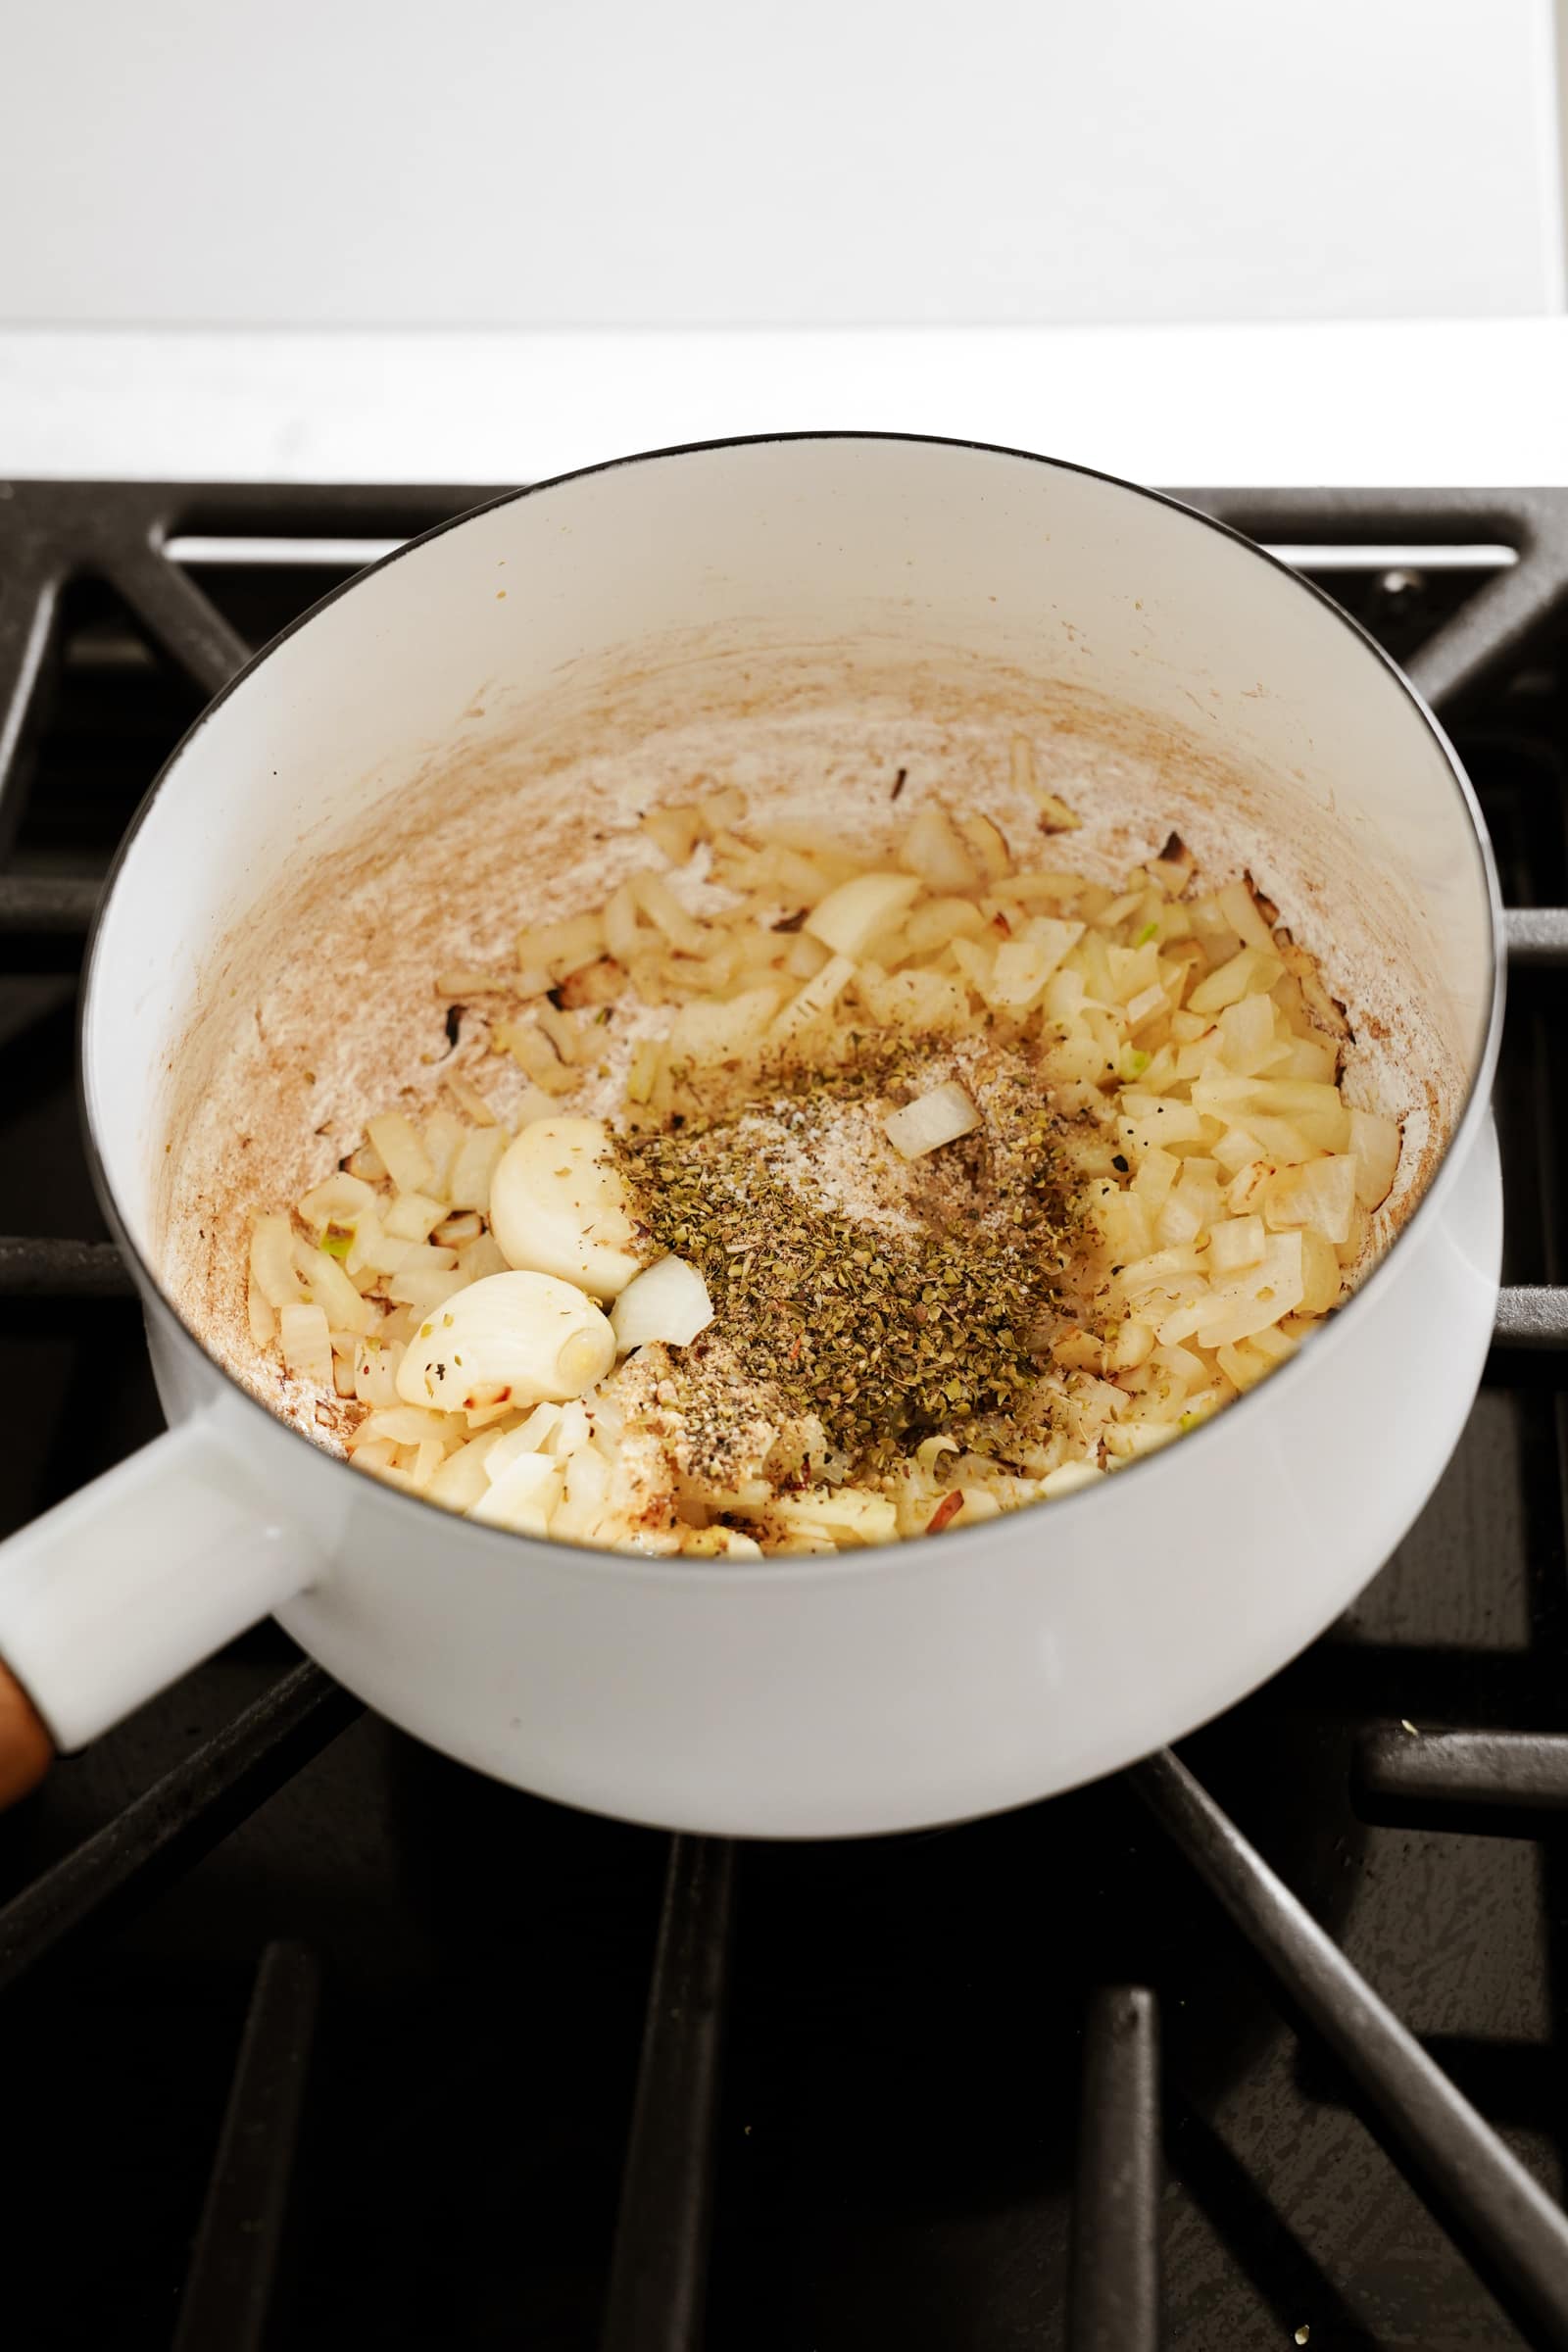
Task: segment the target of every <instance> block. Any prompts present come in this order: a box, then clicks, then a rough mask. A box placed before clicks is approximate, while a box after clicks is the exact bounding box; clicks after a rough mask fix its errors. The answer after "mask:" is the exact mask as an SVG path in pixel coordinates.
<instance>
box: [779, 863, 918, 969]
mask: <svg viewBox="0 0 1568 2352" xmlns="http://www.w3.org/2000/svg"><path fill="white" fill-rule="evenodd" d="M919 889H920V885H919V882H918V881H917V880H916V879H915V878H914V876H913V875H911V874H857V875H856V877H855V879H854V881H853V882H841V883H840V884H839V886H838V888H837V890H830V891H829V892H828V894H827V897H826V898H825V899H824V900H823V901H822V903H821V905H820V906H818V907H812V909H811V911H810V913H809V915H808V916H807V918H806V921H805V923H804V924H803V925H802V928H803V930H805V931H806V932H807V933H808V934H809V936H810V937H811V938H812V939H819V940H820V941H821V942H822V945H823V947H824V948H831V950H832V951H833V954H834V955H835V956H852V957H853V956H858V955H859V954H860V952H861V950H862V949H863V948H865V947H867V946H868V945H869V944H870V942H871V941H872V940H873V939H874V938H875V937H876V934H877V933H878V932H879V931H884V930H886V928H887V926H888V925H889V923H893V922H897V920H898V918H899V916H900V915H901V914H903V912H904V911H905V908H906V907H907V906H908V905H909V903H910V901H911V900H912V899H914V898H915V897H916V896H917V895H918V893H919Z"/></svg>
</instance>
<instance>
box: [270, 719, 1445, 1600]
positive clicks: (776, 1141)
mask: <svg viewBox="0 0 1568 2352" xmlns="http://www.w3.org/2000/svg"><path fill="white" fill-rule="evenodd" d="M1012 764H1013V772H1014V775H1015V777H1016V776H1017V775H1018V774H1019V773H1020V772H1022V774H1023V776H1024V780H1025V781H1026V782H1027V780H1028V773H1029V747H1028V746H1027V745H1024V746H1023V747H1022V749H1021V751H1020V747H1019V745H1018V744H1016V743H1015V744H1014V746H1013V747H1012ZM900 789H902V776H901V782H900ZM1035 799H1036V801H1037V802H1038V806H1039V809H1040V817H1039V834H1037V835H1036V837H1035V839H1034V840H1033V841H1032V842H1031V844H1030V847H1029V850H1028V851H1027V852H1025V853H1024V854H1022V855H1019V854H1015V852H1014V849H1013V847H1012V845H1011V844H1010V843H1009V842H1008V841H1007V840H1005V838H1004V836H1003V834H1002V832H1001V829H1000V827H999V826H998V825H997V824H996V823H995V822H994V820H993V819H992V818H991V817H989V816H987V815H985V814H984V813H981V812H974V811H970V812H956V811H954V810H952V809H948V808H946V807H945V806H944V805H943V804H942V803H941V802H940V800H938V799H937V798H936V797H935V796H927V797H926V798H925V800H924V804H923V806H920V807H919V808H918V809H917V810H916V812H915V813H914V814H913V815H912V816H911V817H910V818H909V819H908V821H907V823H906V824H905V826H904V828H903V830H902V832H901V833H900V835H899V837H898V838H897V839H896V840H894V841H890V842H888V843H887V844H886V845H885V846H884V847H883V848H881V849H880V850H878V851H870V850H865V849H862V848H860V847H858V846H850V845H847V844H838V843H829V842H824V841H822V840H821V839H819V838H816V837H814V836H808V835H804V834H803V835H801V836H799V837H797V836H796V835H794V834H792V833H791V832H790V831H789V829H788V828H785V827H779V826H777V825H774V826H773V827H771V828H769V827H766V826H761V825H758V826H752V825H750V824H749V823H748V822H747V811H746V805H745V802H744V800H743V798H742V796H741V795H740V793H739V792H737V791H734V790H733V789H731V790H726V791H723V792H720V793H717V794H713V795H711V796H710V797H709V798H707V799H705V800H693V801H692V802H691V803H690V804H683V805H682V806H680V807H675V808H663V809H657V810H655V811H654V812H653V813H652V814H651V815H650V816H649V817H648V818H647V819H645V820H644V825H643V835H644V845H643V846H644V849H645V856H644V859H643V862H641V863H640V864H637V865H636V866H635V867H634V869H633V871H632V872H631V874H630V875H629V878H628V879H627V880H625V881H623V882H622V883H620V884H619V885H618V886H617V888H616V889H615V890H614V891H613V893H612V895H611V896H610V898H609V899H608V900H607V901H606V902H605V904H604V905H603V906H602V907H598V908H593V909H588V910H583V911H579V912H575V913H571V914H568V915H567V916H565V917H564V919H562V920H559V921H556V922H553V923H550V924H544V925H537V926H534V927H532V928H530V929H528V930H526V931H524V932H523V933H522V934H521V935H520V937H519V939H518V941H517V944H516V960H515V966H513V967H512V968H510V969H503V970H485V971H482V972H467V971H461V970H460V971H456V972H454V973H450V974H441V975H438V976H437V978H436V983H435V988H434V991H433V1000H434V1008H435V1009H436V1011H437V1012H438V1013H439V1015H440V1017H441V1019H442V1021H443V1023H444V1026H445V1030H446V1034H447V1038H448V1040H449V1041H450V1040H452V1039H454V1038H459V1037H460V1036H461V1045H462V1051H461V1053H459V1052H457V1051H454V1053H453V1054H452V1059H451V1066H450V1067H449V1068H448V1069H447V1070H446V1072H445V1074H444V1076H443V1077H442V1078H441V1080H440V1084H441V1086H442V1089H443V1092H444V1095H445V1098H446V1099H445V1101H443V1102H440V1103H437V1104H436V1105H435V1106H433V1107H432V1106H431V1104H430V1103H429V1100H428V1097H429V1092H430V1089H429V1088H428V1087H426V1088H425V1090H424V1093H423V1094H422V1095H421V1093H420V1089H419V1087H418V1085H417V1083H415V1082H413V1081H411V1083H410V1085H409V1087H408V1088H407V1090H406V1091H405V1096H404V1102H403V1103H402V1104H401V1105H400V1106H398V1107H395V1108H391V1109H388V1110H387V1111H385V1112H383V1113H381V1114H380V1115H378V1116H376V1117H373V1118H371V1119H370V1120H368V1123H367V1125H366V1128H365V1131H364V1133H363V1134H362V1135H360V1136H359V1137H358V1139H357V1140H354V1139H353V1138H345V1139H343V1141H344V1142H349V1141H352V1142H353V1148H352V1149H351V1150H348V1151H343V1152H342V1153H341V1157H340V1158H339V1159H338V1161H337V1164H336V1166H335V1167H328V1168H326V1169H325V1170H323V1171H321V1172H320V1173H319V1179H318V1181H316V1182H315V1183H313V1184H312V1185H310V1186H309V1187H308V1188H307V1190H306V1191H305V1192H304V1193H303V1194H302V1196H301V1197H300V1199H299V1200H298V1201H297V1203H295V1205H294V1207H293V1209H292V1211H286V1210H283V1209H271V1210H268V1211H264V1212H263V1213H261V1214H259V1215H258V1216H257V1217H256V1218H255V1220H254V1224H253V1229H252V1234H251V1242H250V1259H249V1285H250V1287H249V1300H250V1325H251V1335H252V1339H253V1341H254V1343H255V1346H256V1348H257V1350H258V1353H259V1356H260V1357H262V1358H263V1359H265V1360H266V1361H268V1362H270V1364H272V1365H273V1366H274V1367H276V1368H277V1376H278V1377H280V1378H281V1380H282V1381H283V1383H284V1384H286V1386H287V1387H288V1388H289V1389H290V1391H291V1392H292V1397H293V1400H294V1401H295V1402H296V1403H297V1402H298V1399H299V1398H300V1397H302V1396H303V1397H307V1398H309V1399H311V1400H312V1403H313V1407H314V1420H315V1424H316V1426H317V1428H318V1431H319V1435H320V1436H321V1437H322V1439H323V1442H325V1443H328V1444H335V1445H337V1446H341V1447H342V1448H343V1449H344V1450H345V1451H346V1452H347V1453H348V1455H349V1458H350V1459H351V1460H352V1461H353V1463H354V1464H355V1466H356V1467H357V1468H359V1469H361V1470H364V1471H367V1472H369V1473H370V1474H372V1475H374V1476H376V1477H378V1478H381V1479H383V1480H385V1481H387V1482H389V1483H390V1484H392V1485H394V1486H397V1487H400V1488H402V1489H404V1490H405V1491H407V1492H408V1493H411V1494H414V1495H419V1496H422V1497H424V1498H425V1499H427V1500H429V1501H431V1502H434V1503H437V1504H440V1505H442V1506H444V1507H446V1508H447V1509H450V1510H453V1511H458V1512H462V1513H464V1514H466V1516H468V1517H470V1518H473V1519H477V1520H480V1521H482V1522H485V1523H487V1524H490V1525H493V1526H497V1527H502V1528H508V1529H512V1530H515V1532H518V1533H521V1534H527V1535H536V1536H545V1535H548V1536H550V1537H552V1538H561V1539H564V1540H567V1541H571V1542H576V1543H583V1544H599V1545H609V1546H614V1547H620V1548H632V1549H638V1550H644V1551H652V1552H656V1553H681V1554H691V1555H694V1556H699V1557H701V1556H709V1557H714V1556H721V1557H726V1558H734V1559H744V1558H746V1557H757V1556H760V1554H761V1553H764V1552H803V1551H805V1552H825V1551H836V1550H841V1549H845V1548H850V1547H853V1546H856V1545H858V1544H874V1543H881V1542H886V1541H888V1540H890V1539H892V1538H895V1537H900V1536H913V1535H920V1534H939V1533H941V1532H943V1531H944V1530H947V1529H952V1528H961V1527H965V1526H972V1525H974V1524H976V1523H977V1522H979V1521H983V1520H986V1519H989V1518H993V1517H996V1516H997V1515H998V1514H999V1513H1001V1512H1004V1511H1007V1510H1011V1509H1015V1508H1017V1507H1018V1506H1020V1505H1021V1504H1024V1503H1029V1502H1035V1501H1040V1500H1047V1501H1049V1500H1051V1499H1053V1498H1054V1497H1056V1496H1059V1495H1065V1494H1068V1493H1071V1492H1073V1491H1074V1490H1076V1489H1079V1488H1082V1487H1084V1486H1087V1485H1089V1484H1092V1483H1093V1482H1094V1481H1096V1480H1099V1479H1101V1478H1103V1477H1105V1476H1107V1475H1110V1474H1112V1473H1113V1472H1114V1471H1116V1470H1117V1469H1118V1468H1120V1467H1121V1466H1123V1465H1124V1464H1126V1463H1127V1462H1129V1461H1132V1460H1135V1459H1137V1458H1138V1457H1139V1456H1140V1455H1142V1454H1144V1453H1147V1452H1149V1451H1151V1450H1152V1449H1153V1448H1155V1447H1156V1446H1162V1445H1165V1444H1168V1443H1169V1442H1171V1441H1172V1440H1173V1439H1176V1438H1179V1437H1180V1435H1181V1434H1182V1433H1183V1432H1184V1431H1186V1430H1189V1429H1191V1428H1193V1427H1194V1426H1196V1425H1197V1424H1198V1423H1199V1422H1201V1421H1202V1420H1204V1419H1206V1418H1207V1417H1208V1416H1209V1415H1210V1414H1212V1413H1214V1412H1217V1411H1220V1410H1222V1409H1223V1408H1225V1407H1226V1406H1227V1405H1229V1404H1230V1403H1232V1402H1233V1401H1234V1400H1235V1399H1236V1397H1238V1396H1239V1395H1241V1394H1242V1393H1243V1392H1244V1391H1245V1390H1247V1389H1249V1388H1250V1387H1252V1386H1253V1385H1255V1383H1256V1382H1258V1381H1259V1380H1261V1379H1263V1378H1265V1377H1266V1376H1267V1374H1268V1373H1269V1372H1270V1371H1271V1370H1272V1369H1273V1368H1274V1366H1275V1365H1277V1364H1278V1363H1280V1362H1282V1361H1284V1360H1285V1359H1286V1358H1287V1357H1288V1356H1290V1355H1291V1354H1292V1353H1293V1352H1294V1351H1295V1349H1296V1348H1298V1347H1299V1345H1300V1343H1301V1341H1302V1340H1303V1339H1304V1338H1305V1337H1306V1336H1307V1335H1308V1333H1309V1332H1310V1330H1311V1329H1312V1327H1313V1325H1314V1324H1315V1323H1316V1322H1317V1321H1318V1320H1320V1319H1321V1318H1322V1317H1323V1316H1324V1315H1326V1314H1327V1313H1329V1312H1331V1311H1332V1310H1333V1308H1334V1307H1335V1306H1336V1305H1337V1304H1338V1303H1339V1301H1340V1299H1342V1297H1343V1296H1344V1295H1345V1293H1346V1291H1347V1288H1348V1285H1349V1284H1350V1282H1351V1281H1352V1280H1353V1279H1354V1276H1355V1273H1356V1270H1357V1269H1358V1268H1359V1267H1360V1266H1362V1265H1363V1264H1364V1263H1365V1262H1366V1259H1367V1256H1368V1250H1369V1243H1370V1240H1371V1237H1372V1228H1371V1223H1370V1220H1371V1217H1372V1215H1373V1212H1374V1211H1375V1210H1376V1209H1377V1208H1378V1206H1379V1205H1380V1203H1382V1201H1384V1200H1385V1199H1386V1197H1387V1196H1388V1194H1389V1192H1390V1190H1391V1187H1392V1186H1393V1183H1394V1180H1395V1175H1396V1171H1397V1162H1398V1154H1399V1146H1400V1136H1399V1130H1398V1127H1397V1124H1396V1123H1395V1122H1394V1121H1393V1120H1391V1119H1389V1118H1387V1117H1384V1116H1382V1115H1381V1114H1380V1113H1378V1112H1377V1111H1376V1110H1374V1109H1372V1108H1369V1107H1366V1106H1364V1105H1362V1104H1359V1103H1354V1102H1353V1101H1352V1100H1351V1095H1352V1093H1353V1091H1354V1089H1353V1086H1348V1084H1347V1073H1348V1069H1351V1068H1352V1066H1353V1065H1352V1059H1351V1057H1352V1050H1353V1042H1354V1041H1353V1039H1352V1038H1351V1036H1350V1033H1349V1029H1348V1023H1347V1021H1346V1018H1345V1015H1344V1013H1343V1010H1342V1008H1341V1007H1340V1006H1339V1005H1337V1003H1336V1002H1335V1000H1334V998H1333V997H1332V995H1331V994H1330V992H1329V989H1328V988H1327V986H1326V985H1325V983H1324V981H1323V978H1322V976H1321V975H1320V973H1319V972H1318V970H1317V968H1316V965H1315V964H1314V962H1313V960H1312V958H1311V957H1310V956H1308V955H1307V954H1306V952H1305V951H1304V950H1303V949H1302V948H1301V947H1300V946H1299V943H1298V942H1297V941H1296V940H1295V939H1294V937H1293V935H1292V933H1291V931H1290V930H1289V928H1288V927H1287V926H1286V925H1285V924H1283V923H1282V922H1281V920H1280V914H1279V909H1278V908H1277V907H1273V906H1272V905H1271V904H1270V903H1269V902H1268V901H1267V900H1266V899H1265V898H1263V897H1262V896H1261V894H1260V893H1259V892H1258V891H1257V890H1256V889H1255V888H1254V887H1253V885H1252V884H1251V882H1250V878H1249V877H1247V876H1245V875H1244V876H1240V877H1235V878H1233V879H1231V880H1229V881H1226V882H1223V883H1221V884H1220V885H1219V886H1218V887H1216V888H1210V887H1208V886H1206V885H1205V883H1204V882H1203V881H1202V879H1201V877H1200V876H1199V874H1198V872H1197V870H1196V866H1195V862H1194V860H1193V858H1191V856H1190V855H1189V854H1188V852H1187V851H1186V850H1185V848H1184V847H1183V845H1182V844H1181V842H1180V841H1178V840H1177V839H1176V837H1175V836H1174V835H1172V836H1171V837H1170V838H1169V839H1168V840H1167V841H1165V842H1164V843H1163V845H1161V846H1159V847H1157V848H1156V847H1152V848H1151V850H1150V852H1149V854H1148V856H1147V857H1146V858H1144V860H1143V862H1142V863H1140V864H1138V865H1136V866H1134V867H1133V868H1132V869H1131V870H1130V871H1128V872H1127V873H1125V875H1124V876H1122V877H1119V881H1120V887H1117V886H1115V885H1114V884H1112V883H1110V882H1106V881H1104V880H1101V879H1096V878H1092V877H1091V876H1089V875H1088V874H1085V873H1082V872H1079V871H1077V870H1075V869H1074V868H1072V867H1071V866H1069V865H1066V864H1057V863H1055V862H1054V860H1053V859H1052V858H1050V855H1049V853H1048V855H1047V856H1046V857H1043V856H1042V854H1041V845H1040V838H1039V835H1040V834H1044V835H1046V836H1066V835H1069V834H1070V832H1071V831H1072V830H1073V829H1074V825H1075V818H1074V815H1073V811H1072V810H1071V809H1069V808H1068V807H1066V806H1065V805H1064V804H1063V802H1062V801H1061V800H1060V799H1058V798H1057V797H1055V796H1054V794H1051V793H1047V792H1041V793H1038V794H1036V795H1035ZM903 813H904V812H903V811H901V815H902V814H903ZM1052 847H1053V849H1059V845H1058V844H1056V843H1054V842H1053V844H1052ZM459 1007H461V1014H460V1013H459V1010H458V1008H459ZM430 1058H431V1057H430V1056H426V1057H425V1059H426V1060H427V1061H428V1060H429V1059H430ZM416 1114H417V1115H416ZM339 1150H340V1151H341V1144H340V1146H339Z"/></svg>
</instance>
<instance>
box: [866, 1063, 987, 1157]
mask: <svg viewBox="0 0 1568 2352" xmlns="http://www.w3.org/2000/svg"><path fill="white" fill-rule="evenodd" d="M979 1124H980V1113H979V1112H978V1111H977V1110H976V1108H975V1106H974V1104H973V1103H971V1102H970V1100H969V1098H968V1096H967V1095H966V1094H965V1093H964V1091H963V1089H962V1087H961V1086H960V1085H959V1084H958V1082H957V1080H956V1079H949V1081H948V1083H947V1085H946V1086H936V1087H933V1088H932V1090H931V1092H930V1094H928V1095H917V1096H916V1097H915V1099H914V1101H913V1102H912V1103H905V1105H904V1107H903V1109H902V1110H890V1111H889V1112H888V1115H887V1117H886V1118H885V1119H884V1120H883V1122H882V1126H883V1129H884V1132H885V1133H886V1135H887V1139H888V1142H889V1143H890V1144H891V1145H892V1146H893V1149H894V1151H895V1152H899V1153H900V1154H901V1155H902V1156H903V1157H904V1158H905V1159H920V1158H922V1157H923V1156H924V1154H925V1153H926V1152H936V1151H938V1150H940V1148H941V1147H942V1145H944V1144H951V1143H954V1142H956V1139H957V1138H958V1137H959V1136H960V1135H968V1134H970V1133H971V1132H972V1130H973V1129H974V1128H976V1127H978V1126H979Z"/></svg>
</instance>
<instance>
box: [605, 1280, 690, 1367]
mask: <svg viewBox="0 0 1568 2352" xmlns="http://www.w3.org/2000/svg"><path fill="white" fill-rule="evenodd" d="M712 1320H713V1302H712V1300H711V1299H710V1298H709V1296H708V1285H707V1283H706V1282H705V1281H704V1280H703V1278H702V1276H701V1274H700V1273H699V1272H698V1270H697V1268H696V1267H695V1266H690V1265H688V1264H687V1262H686V1260H685V1259H684V1258H683V1257H662V1258H661V1259H660V1261H659V1263H658V1265H656V1266H649V1267H648V1268H647V1269H646V1270H645V1272H643V1273H641V1274H639V1275H638V1276H637V1277H636V1278H635V1280H634V1281H631V1282H628V1283H627V1285H626V1288H625V1289H624V1290H623V1291H622V1292H621V1294H620V1297H619V1298H618V1299H616V1300H615V1303H614V1305H613V1307H612V1309H611V1313H610V1321H611V1327H612V1329H613V1332H614V1334H615V1349H616V1352H617V1354H620V1355H625V1354H627V1353H628V1352H629V1351H630V1349H632V1348H646V1347H647V1346H648V1345H649V1343H650V1341H653V1340H662V1341H664V1343H665V1344H666V1346H668V1347H671V1348H689V1347H690V1346H691V1344H692V1342H693V1340H695V1339H696V1337H697V1335H698V1333H699V1332H700V1331H706V1330H707V1328H708V1326H709V1324H710V1323H711V1321H712Z"/></svg>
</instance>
